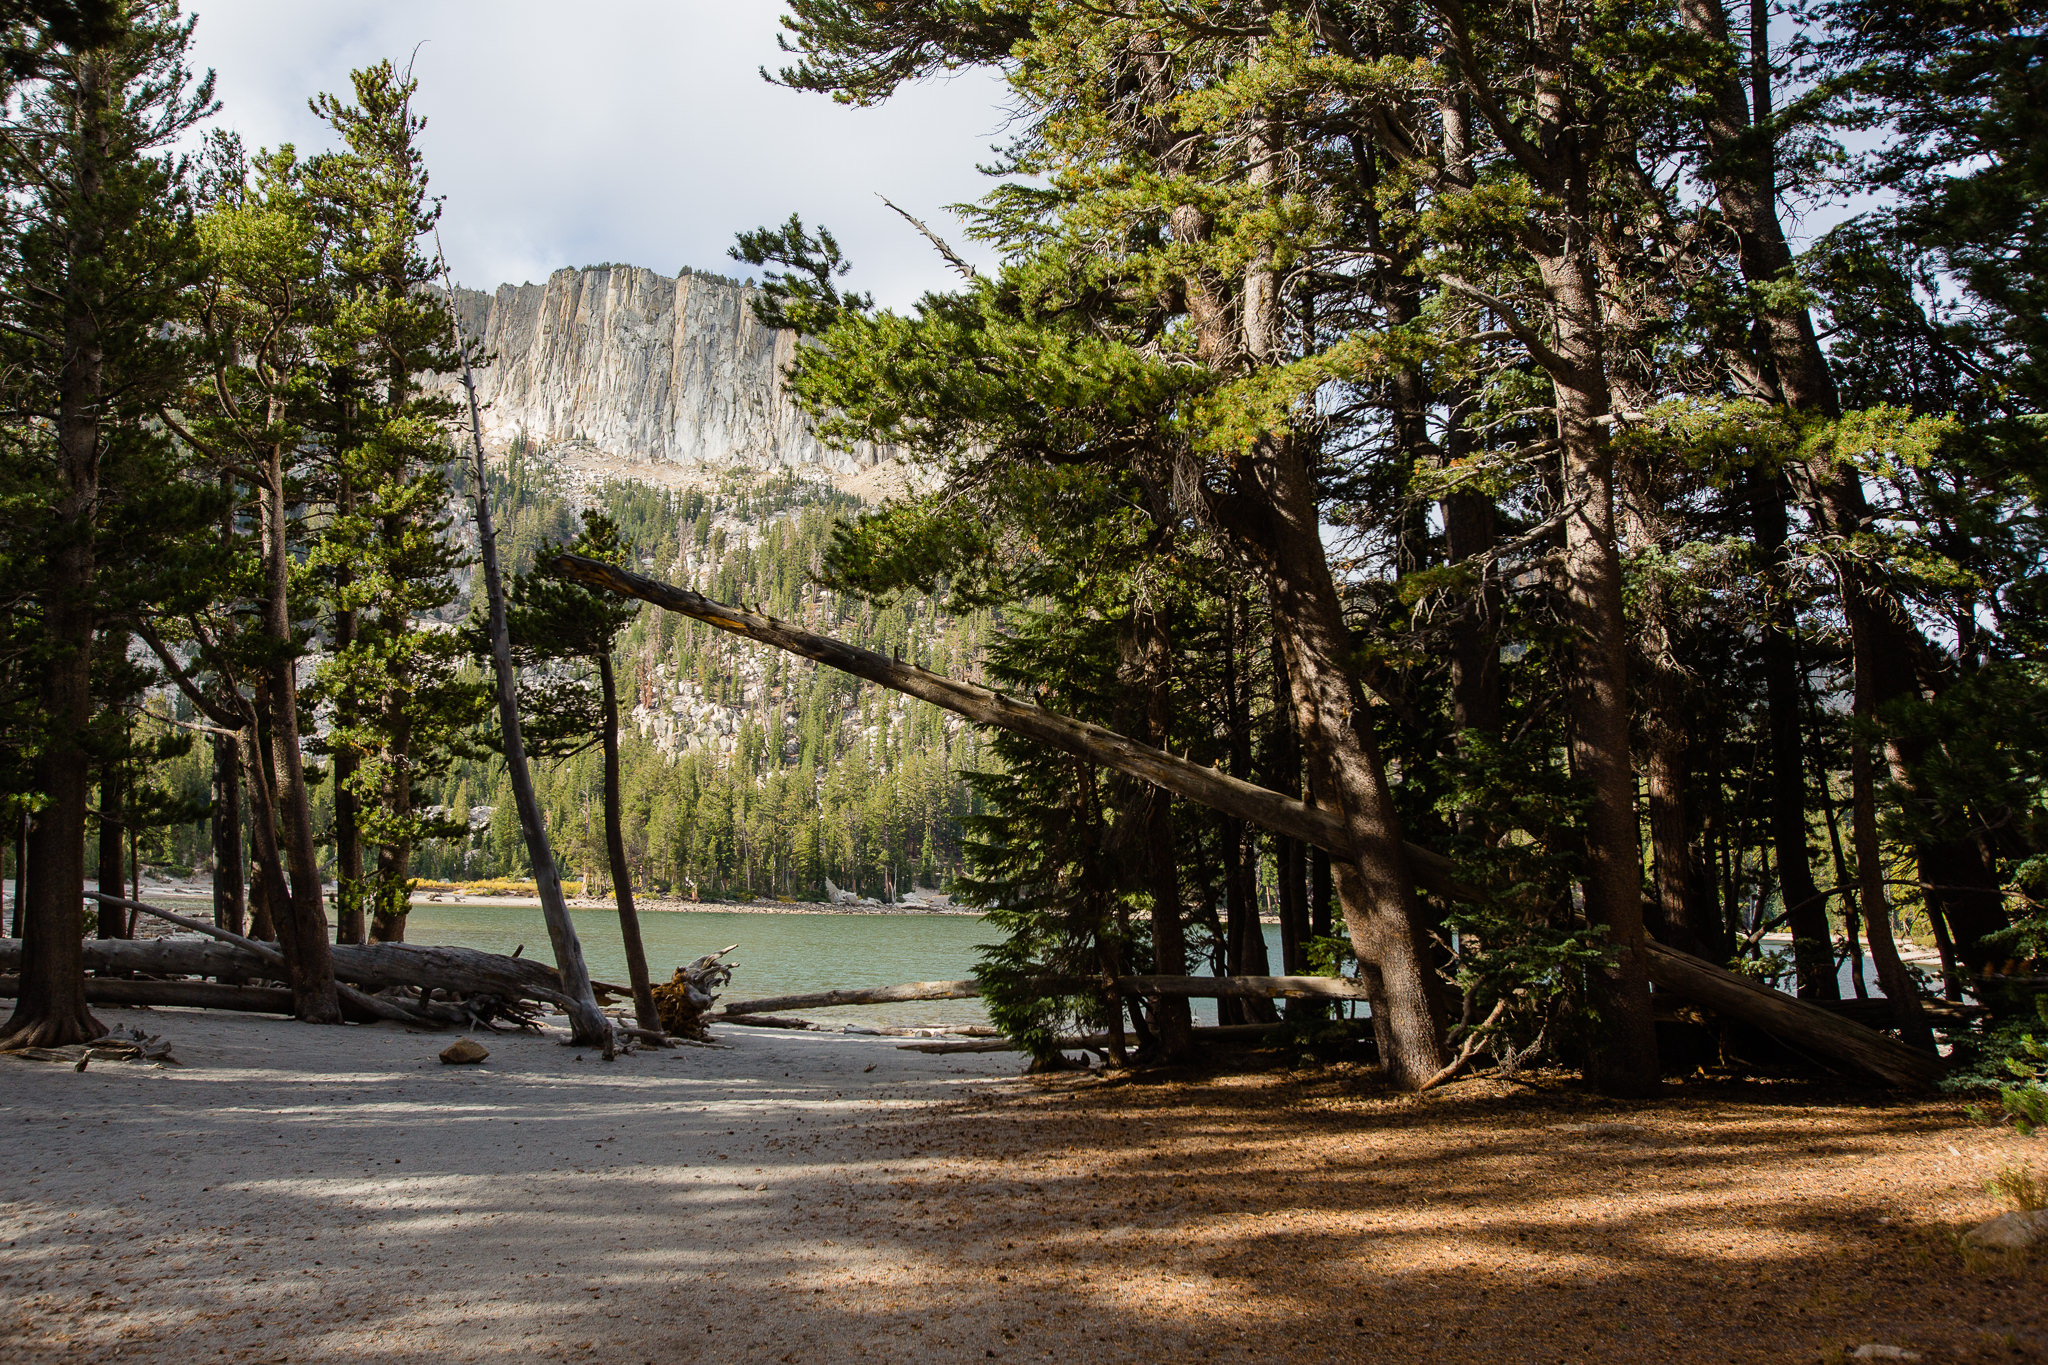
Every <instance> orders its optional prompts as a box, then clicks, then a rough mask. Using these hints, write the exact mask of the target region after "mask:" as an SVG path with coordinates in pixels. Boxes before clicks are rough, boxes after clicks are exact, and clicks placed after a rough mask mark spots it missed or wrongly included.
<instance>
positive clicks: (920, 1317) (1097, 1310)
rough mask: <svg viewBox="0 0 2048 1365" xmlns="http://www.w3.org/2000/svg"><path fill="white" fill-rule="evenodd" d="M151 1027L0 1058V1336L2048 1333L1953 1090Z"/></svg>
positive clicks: (217, 1354)
mask: <svg viewBox="0 0 2048 1365" xmlns="http://www.w3.org/2000/svg"><path fill="white" fill-rule="evenodd" d="M115 1013H123V1014H125V1013H126V1012H120V1011H116V1012H115ZM110 1022H111V1021H110ZM151 1027H152V1029H160V1030H163V1031H167V1032H171V1033H172V1034H173V1036H174V1037H180V1038H182V1039H187V1040H189V1041H187V1042H183V1043H181V1054H183V1055H186V1056H187V1059H188V1060H189V1061H191V1062H192V1063H193V1065H191V1066H189V1067H187V1068H185V1069H184V1070H181V1071H149V1070H144V1069H141V1068H115V1067H105V1068H102V1067H94V1068H93V1069H91V1070H90V1071H88V1072H87V1073H85V1074H82V1075H80V1074H74V1073H72V1072H70V1070H69V1069H68V1068H60V1067H47V1066H45V1067H36V1066H31V1065H29V1064H25V1063H5V1069H4V1070H0V1136H4V1137H6V1138H8V1139H10V1140H8V1141H6V1142H5V1144H4V1149H5V1150H7V1151H8V1152H10V1153H12V1156H10V1157H9V1158H8V1159H7V1164H8V1169H9V1171H10V1179H9V1182H8V1183H9V1187H10V1189H9V1196H8V1200H7V1202H6V1204H5V1205H4V1208H0V1276H4V1277H5V1278H4V1279H0V1357H4V1358H5V1359H8V1360H23V1361H44V1360H49V1361H56V1360H85V1359H91V1360H150V1361H177V1362H180V1365H184V1363H185V1362H200V1361H208V1360H232V1361H272V1360H275V1361H284V1360H289V1361H293V1362H300V1361H326V1360H333V1361H362V1362H373V1361H413V1360H420V1361H425V1360H434V1361H437V1362H456V1361H501V1360H523V1359H568V1360H579V1361H580V1360H597V1359H602V1360H606V1361H650V1362H657V1361H658V1362H661V1365H669V1362H694V1361H706V1362H709V1361H714V1360H716V1361H728V1360H729V1361H806V1362H817V1361H838V1360H861V1359H880V1360H946V1361H954V1360H986V1359H998V1360H1013V1361H1015V1360H1046V1359H1052V1360H1060V1361H1069V1360H1073V1361H1083V1360H1085V1361H1123V1360H1148V1361H1149V1360H1170V1359H1186V1360H1199V1359H1218V1360H1224V1359H1232V1360H1234V1359H1244V1360H1253V1359H1256V1360H1260V1361H1316V1362H1320V1361H1333V1360H1360V1361H1365V1360H1371V1361H1444V1362H1453V1361H1468V1360H1469V1361H1487V1362H1495V1361H1515V1362H1524V1361H1526V1362H1551V1361H1631V1362H1633V1361H1653V1360H1654V1361H1699V1362H1722V1361H1730V1362H1732V1361H1821V1360H1826V1359H1829V1358H1830V1357H1831V1355H1832V1354H1833V1353H1839V1352H1841V1351H1843V1350H1844V1349H1846V1348H1849V1347H1853V1346H1855V1345H1857V1344H1860V1343H1864V1342H1881V1343H1887V1344H1896V1345H1900V1346H1905V1347H1910V1348H1913V1349H1916V1350H1920V1351H1922V1352H1925V1353H1926V1356H1927V1358H1928V1359H1930V1360H1947V1359H2027V1358H2039V1357H2041V1356H2044V1355H2048V1321H2044V1318H2048V1278H2044V1276H2043V1274H2042V1269H2041V1266H2040V1264H2039V1263H2038V1262H2035V1263H2023V1264H2005V1263H1997V1264H1989V1263H1986V1264H1972V1263H1966V1261H1965V1259H1964V1258H1963V1256H1962V1255H1961V1254H1960V1252H1959V1251H1958V1249H1957V1246H1956V1241H1955V1236H1956V1233H1957V1232H1958V1231H1959V1230H1960V1229H1961V1228H1963V1227H1965V1226H1967V1225H1968V1224H1969V1223H1970V1222H1972V1221H1975V1220H1977V1219H1980V1218H1983V1217H1987V1216H1989V1215H1990V1214H1991V1213H1993V1212H1996V1211H1997V1210H1996V1206H1995V1204H1994V1203H1993V1202H1992V1201H1991V1199H1990V1198H1989V1197H1988V1196H1986V1195H1985V1194H1984V1193H1983V1189H1982V1186H1983V1181H1984V1179H1985V1178H1986V1177H1987V1176H1988V1175H1990V1174H1991V1173H1993V1172H1995V1171H1996V1170H1997V1169H1998V1168H1999V1167H2000V1166H2001V1165H2003V1164H2005V1163H2007V1162H2009V1161H2011V1160H2012V1159H2014V1158H2015V1157H2016V1156H2025V1155H2027V1154H2028V1153H2029V1152H2032V1151H2039V1150H2040V1144H2038V1143H2034V1144H2029V1143H2027V1142H2025V1140H2023V1139H2019V1138H2017V1137H2014V1136H2012V1135H2010V1134H2008V1133H2003V1132H1993V1131H1986V1130H1983V1129H1979V1128H1976V1127H1973V1126H1971V1125H1969V1124H1968V1123H1967V1122H1965V1121H1964V1120H1963V1118H1962V1116H1961V1114H1960V1113H1959V1112H1958V1110H1957V1109H1956V1108H1955V1107H1953V1106H1951V1105H1945V1104H1937V1103H1931V1102H1896V1101H1889V1102H1888V1101H1883V1100H1873V1099H1872V1098H1871V1097H1869V1096H1864V1095H1855V1094H1848V1093H1829V1092H1827V1091H1824V1090H1817V1089H1815V1088H1812V1087H1809V1086H1802V1085H1790V1084H1780V1085H1755V1086H1732V1087H1722V1088H1718V1089H1707V1090H1691V1089H1680V1090H1677V1091H1674V1093H1673V1094H1672V1095H1671V1096H1670V1097H1669V1098H1666V1099H1662V1100H1659V1101H1656V1102H1654V1103H1651V1104H1648V1105H1643V1106H1636V1107H1631V1108H1621V1107H1619V1106H1610V1105H1606V1104H1603V1103H1601V1102H1599V1101H1596V1100H1593V1099H1590V1098H1589V1097H1587V1096H1585V1095H1583V1094H1580V1093H1577V1092H1575V1091H1572V1090H1570V1089H1565V1088H1557V1089H1544V1088H1531V1087H1527V1086H1515V1085H1507V1084H1504V1083H1500V1082H1494V1081H1478V1082H1473V1083H1471V1084H1468V1085H1465V1086H1461V1087H1453V1088H1451V1089H1450V1090H1448V1091H1446V1092H1442V1093H1439V1094H1434V1095H1431V1096H1427V1097H1421V1098H1416V1097H1403V1096H1391V1095H1387V1094H1384V1093H1381V1092H1379V1091H1378V1090H1377V1089H1375V1087H1374V1086H1373V1084H1372V1082H1371V1080H1370V1077H1369V1074H1368V1073H1364V1072H1361V1071H1357V1070H1354V1069H1350V1068H1342V1067H1339V1068H1322V1069H1316V1070H1312V1071H1307V1072H1299V1073H1290V1072H1284V1071H1283V1072H1275V1073H1270V1074H1262V1075H1253V1076H1236V1077H1229V1076H1216V1077H1196V1076H1178V1077H1174V1076H1169V1077H1157V1076H1154V1077H1127V1078H1103V1077H1101V1076H1087V1077H1080V1076H1062V1077H1054V1078H1049V1079H1046V1080H1042V1081H1040V1080H1028V1081H1027V1080H1016V1079H1009V1078H1007V1077H1006V1075H1005V1073H1007V1072H1009V1071H1013V1070H1014V1069H1015V1066H1016V1061H1015V1059H1014V1058H1006V1057H996V1058H993V1059H988V1058H969V1059H958V1058H931V1057H922V1056H919V1055H918V1054H910V1053H904V1052H900V1051H898V1050H896V1049H895V1048H893V1047H891V1046H890V1045H889V1044H887V1043H886V1042H882V1041H877V1040H857V1039H834V1040H823V1039H818V1038H816V1037H814V1036H801V1035H798V1036H773V1035H770V1036H761V1035H747V1036H743V1037H741V1038H738V1039H736V1040H735V1043H736V1046H735V1047H734V1049H733V1050H731V1051H728V1052H704V1051H686V1052H681V1053H673V1054H671V1053H658V1054H647V1053H642V1054H637V1055H635V1056H632V1057H630V1058H627V1059H624V1060H622V1061H620V1062H617V1063H613V1064H609V1065H607V1064H605V1063H602V1062H600V1061H599V1060H598V1059H597V1058H596V1057H595V1056H594V1055H588V1054H577V1053H575V1052H572V1051H571V1050H569V1049H565V1048H562V1047H560V1046H558V1045H556V1044H554V1043H551V1042H547V1041H545V1040H539V1039H524V1040H522V1039H505V1040H494V1041H492V1044H491V1045H492V1047H493V1049H494V1051H495V1055H494V1057H493V1058H492V1061H491V1063H489V1064H488V1065H487V1066H485V1067H483V1068H475V1069H455V1068H442V1067H439V1066H438V1065H436V1064H434V1063H433V1062H432V1060H431V1057H432V1050H433V1049H434V1048H437V1047H438V1046H439V1045H440V1043H441V1042H442V1041H444V1040H441V1039H432V1038H426V1037H420V1036H416V1035H407V1034H403V1033H400V1032H397V1031H392V1030H384V1029H349V1030H317V1029H308V1028H304V1027H302V1026H296V1025H288V1024H280V1023H264V1022H260V1021H253V1020H229V1021H217V1020H213V1019H208V1018H205V1017H203V1016H199V1015H186V1016H176V1015H171V1014H167V1013H164V1014H159V1015H157V1016H156V1018H155V1022H154V1023H152V1024H151ZM734 1032H739V1031H738V1030H735V1031H734Z"/></svg>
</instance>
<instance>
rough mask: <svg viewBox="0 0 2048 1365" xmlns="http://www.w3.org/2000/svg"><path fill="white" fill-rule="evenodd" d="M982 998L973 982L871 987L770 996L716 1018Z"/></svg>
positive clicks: (733, 1007) (733, 1005)
mask: <svg viewBox="0 0 2048 1365" xmlns="http://www.w3.org/2000/svg"><path fill="white" fill-rule="evenodd" d="M980 994H981V987H980V985H979V984H977V983H976V982H973V981H911V982H906V983H905V984H903V985H901V986H870V987H865V988H862V989H856V990H844V991H813V992H812V993H810V994H809V995H770V996H765V997H763V998H762V999H759V1000H735V1001H732V1002H731V1003H729V1004H727V1005H726V1006H725V1007H724V1008H723V1009H721V1010H720V1011H719V1012H718V1013H717V1014H716V1015H714V1016H713V1018H715V1019H716V1018H724V1019H730V1018H732V1017H733V1016H734V1015H738V1014H776V1013H779V1012H781V1011H783V1010H821V1009H829V1008H831V1007H833V1006H836V1005H887V1004H893V1003H895V1002H896V1001H899V1000H970V999H972V998H974V997H975V996H978V995H980Z"/></svg>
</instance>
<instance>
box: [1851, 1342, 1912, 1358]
mask: <svg viewBox="0 0 2048 1365" xmlns="http://www.w3.org/2000/svg"><path fill="white" fill-rule="evenodd" d="M1919 1358H1920V1353H1919V1352H1918V1351H1909V1350H1907V1349H1906V1348H1905V1347H1903V1346H1885V1345H1882V1344H1881V1343H1878V1342H1874V1341H1872V1342H1866V1343H1864V1344H1863V1345H1861V1346H1858V1347H1857V1348H1856V1349H1855V1350H1853V1351H1851V1352H1849V1359H1851V1360H1918V1359H1919Z"/></svg>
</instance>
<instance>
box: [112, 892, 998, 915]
mask: <svg viewBox="0 0 2048 1365" xmlns="http://www.w3.org/2000/svg"><path fill="white" fill-rule="evenodd" d="M328 894H329V896H330V898H331V896H332V891H331V889H330V890H329V893H328ZM152 898H154V899H156V900H161V901H186V902H191V901H198V902H203V903H206V904H211V903H212V901H213V891H212V889H211V888H208V887H191V886H168V887H164V886H156V887H152V886H145V887H143V888H142V899H143V900H145V901H148V900H150V899H152ZM329 903H330V904H331V903H332V901H331V899H330V902H329ZM412 905H413V908H414V909H418V908H419V907H421V906H426V905H460V906H464V907H469V906H498V907H500V908H503V909H507V910H518V909H530V910H537V909H539V908H540V898H539V897H538V896H476V895H471V896H465V895H457V894H455V893H453V892H447V891H433V892H427V893H423V894H416V895H414V896H413V898H412ZM569 908H570V909H571V910H616V909H617V908H618V903H617V902H616V901H614V900H612V899H611V897H609V896H571V897H570V898H569ZM633 908H634V909H635V910H639V911H642V912H645V913H649V914H658V915H675V914H683V915H699V914H701V915H924V916H931V917H950V918H956V919H957V918H962V917H967V918H980V917H981V916H982V915H983V914H984V913H985V912H984V911H981V910H969V909H967V908H966V907H964V906H943V907H935V906H916V905H827V904H825V903H824V902H823V901H693V900H677V899H674V898H672V897H665V896H648V897H645V898H642V897H639V896H635V897H634V898H633Z"/></svg>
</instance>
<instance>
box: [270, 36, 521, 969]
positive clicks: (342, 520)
mask: <svg viewBox="0 0 2048 1365" xmlns="http://www.w3.org/2000/svg"><path fill="white" fill-rule="evenodd" d="M352 80H353V93H354V102H353V103H345V102H343V101H342V100H340V99H338V98H336V97H335V96H332V95H321V96H319V97H318V98H316V99H315V100H313V101H312V108H313V112H314V113H315V114H317V115H318V116H319V117H320V118H321V119H322V120H323V121H325V122H326V123H327V124H328V125H329V126H330V127H332V128H333V129H334V131H335V133H336V134H337V135H338V136H339V137H340V139H341V142H342V150H340V151H335V152H329V153H324V154H322V155H320V156H317V157H314V158H313V159H312V160H311V161H310V162H309V163H308V165H307V167H306V192H307V194H308V196H309V197H310V199H311V201H312V212H313V216H314V220H315V222H316V223H317V224H318V225H319V227H320V230H321V232H322V233H323V236H324V241H325V246H326V251H327V254H328V259H329V261H330V263H331V269H332V270H333V272H334V274H335V276H336V278H335V281H334V283H333V285H332V288H333V291H334V296H335V302H334V307H333V314H332V321H331V322H330V323H329V324H328V326H327V327H326V328H325V330H324V333H323V335H322V336H321V338H320V347H321V358H322V360H323V362H324V363H325V364H326V365H327V366H328V367H329V370H330V372H331V373H330V389H331V390H332V391H333V393H332V395H331V399H332V402H331V412H330V416H329V418H328V425H327V427H326V430H325V431H324V433H322V434H323V437H324V439H326V440H327V441H328V442H329V444H330V450H331V453H330V459H331V468H330V475H329V477H330V478H331V479H332V481H333V490H334V491H333V497H334V510H333V514H332V517H331V519H330V522H329V525H328V528H327V530H326V533H325V535H324V536H323V537H322V540H321V544H320V545H319V547H318V549H317V550H316V553H315V560H316V563H317V564H318V565H319V567H320V568H321V569H322V570H323V571H324V573H325V574H326V575H327V578H328V581H329V583H330V585H331V587H330V591H331V593H332V603H333V606H334V609H335V613H336V617H335V619H336V623H337V625H338V627H339V629H338V630H337V632H336V638H334V639H332V640H331V641H330V645H331V649H332V658H331V660H330V661H329V662H328V663H327V664H325V665H323V667H322V670H321V675H320V678H319V682H318V687H319V692H320V695H321V697H322V699H323V700H325V701H327V702H328V703H329V704H331V705H332V707H333V708H334V720H333V727H332V732H331V738H330V741H329V742H330V743H331V745H332V746H333V752H334V754H335V758H336V770H337V778H336V780H337V781H338V782H339V783H340V784H342V785H343V786H344V787H345V789H346V790H347V792H348V794H349V796H350V797H351V798H352V802H351V803H349V804H346V805H344V804H338V805H337V815H338V816H340V817H342V818H346V819H349V820H350V821H351V822H352V824H353V825H354V828H353V829H350V830H346V831H344V832H343V834H342V854H343V858H342V866H341V868H340V869H339V873H340V878H341V882H342V892H341V894H342V896H343V900H344V903H343V905H342V908H341V915H342V918H343V920H344V921H345V922H348V923H351V924H352V923H353V917H354V915H355V911H354V908H353V906H354V898H355V897H356V896H357V894H358V887H359V886H362V885H364V883H367V887H368V891H367V894H368V898H369V902H370V909H371V912H372V922H371V924H370V936H371V937H372V938H373V939H376V940H377V941H379V942H384V941H392V940H401V939H403V938H404V936H405V915H406V911H407V909H408V907H409V905H410V898H411V890H412V866H411V865H412V855H413V850H414V848H415V847H416V846H417V845H418V844H419V843H420V841H421V840H423V839H430V838H438V837H448V836H453V835H459V834H466V833H467V826H466V824H464V823H460V822H456V821H453V820H450V819H447V818H445V817H441V816H437V815H435V814H434V813H432V811H431V808H430V807H428V806H426V805H425V804H424V803H423V802H422V801H421V800H420V795H421V788H422V786H423V784H424V783H425V782H426V781H427V780H428V779H429V778H431V777H433V776H434V775H436V774H438V773H440V772H441V771H443V770H445V769H446V767H447V765H448V764H449V763H450V762H452V761H453V760H454V759H455V758H456V757H457V756H459V755H460V754H461V753H462V752H463V751H464V749H465V747H466V746H467V745H468V743H469V742H470V741H469V736H470V734H471V732H472V731H473V729H474V727H475V726H476V725H477V724H478V723H479V722H480V721H481V719H482V718H483V716H484V714H485V712H486V710H487V708H488V698H487V694H486V692H485V690H484V689H483V688H482V686H481V685H480V682H479V681H478V679H477V678H476V676H475V673H474V669H473V668H471V667H469V666H468V665H469V656H468V651H467V648H466V645H465V643H464V641H463V639H462V637H461V636H460V635H459V634H458V633H456V632H453V631H449V630H436V629H431V628H428V627H427V626H425V625H424V624H423V623H424V622H426V621H428V620H430V619H431V618H432V617H433V616H434V615H435V613H437V612H440V611H442V610H443V609H445V608H446V607H447V606H448V605H449V604H450V603H452V602H453V601H454V600H455V598H456V595H457V584H458V580H457V578H456V574H457V571H458V570H460V569H461V568H463V567H465V565H466V563H467V560H466V557H465V556H464V555H463V553H462V552H461V551H460V550H459V549H458V548H457V546H456V544H455V542H454V540H453V539H452V538H451V537H450V536H449V534H448V525H449V518H448V507H449V497H450V488H449V484H448V474H447V468H448V460H449V445H448V440H449V431H450V422H451V420H452V418H453V417H454V415H455V406H454V404H453V402H452V401H451V400H450V399H448V398H446V397H444V396H442V395H440V394H437V393H435V392H433V391H432V390H430V389H428V388H427V387H426V377H427V376H428V375H431V374H447V373H451V372H452V371H453V370H454V369H455V368H456V366H457V365H458V363H459V358H458V356H457V355H456V353H455V350H454V346H453V341H452V339H451V337H450V335H449V330H448V319H447V313H446V310H445V308H444V307H443V305H442V304H441V302H440V300H439V299H438V298H437V297H436V296H435V295H434V293H433V292H431V286H432V284H433V281H434V277H435V268H434V265H433V263H432V261H430V260H429V259H428V258H427V256H426V254H425V252H424V250H423V242H424V239H425V236H426V235H427V234H428V233H430V232H431V231H432V229H433V226H434V223H435V221H436V219H437V218H438V217H439V214H440V208H439V205H438V204H436V203H433V202H431V201H430V200H429V199H428V197H427V172H426V167H425V163H424V161H423V159H422V156H421V153H420V150H419V146H418V136H419V133H420V130H421V129H422V128H423V127H424V126H425V120H424V119H422V118H420V117H419V116H418V115H416V114H414V113H413V112H412V106H411V99H412V93H413V91H414V89H415V88H416V84H417V83H416V82H414V81H413V80H412V79H411V77H410V76H409V75H407V76H401V75H399V73H398V72H397V71H396V70H395V69H394V68H393V67H392V65H391V63H390V62H388V61H386V62H380V63H378V64H377V65H375V66H372V67H368V68H366V69H364V70H361V71H356V72H354V73H352ZM358 836H359V837H360V841H361V842H362V843H367V844H374V845H375V846H376V848H377V859H376V866H375V870H374V873H373V874H370V875H368V876H367V877H363V878H362V879H361V880H359V876H360V869H357V868H353V867H351V866H349V865H348V864H349V860H350V858H351V856H353V850H354V849H356V848H357V847H358V843H357V840H358Z"/></svg>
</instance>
